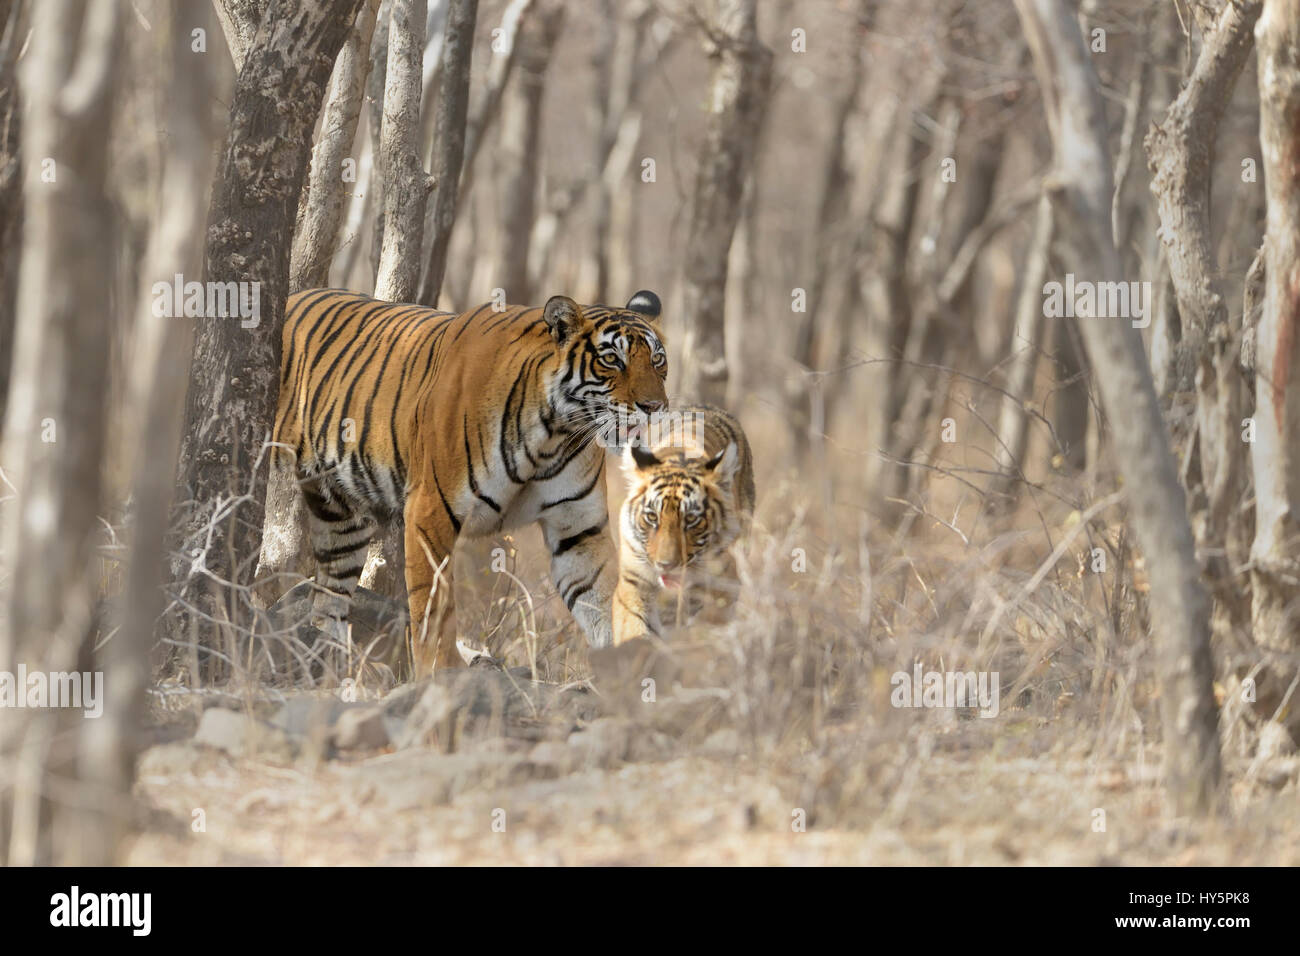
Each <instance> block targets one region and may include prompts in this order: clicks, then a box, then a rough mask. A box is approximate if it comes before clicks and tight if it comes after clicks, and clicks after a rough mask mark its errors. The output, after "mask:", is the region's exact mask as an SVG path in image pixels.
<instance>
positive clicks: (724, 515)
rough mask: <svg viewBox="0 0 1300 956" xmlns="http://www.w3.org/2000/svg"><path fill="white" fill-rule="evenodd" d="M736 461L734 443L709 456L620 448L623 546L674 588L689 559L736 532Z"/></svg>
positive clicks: (706, 552) (723, 542) (730, 538)
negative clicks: (625, 492) (624, 481)
mask: <svg viewBox="0 0 1300 956" xmlns="http://www.w3.org/2000/svg"><path fill="white" fill-rule="evenodd" d="M739 463H740V452H739V450H738V449H737V448H736V444H735V443H734V442H728V444H727V447H726V448H724V449H722V451H720V452H718V453H717V454H715V455H713V456H712V457H711V458H707V459H706V458H703V457H690V456H688V455H687V454H686V453H685V452H684V451H682V450H680V449H671V450H667V451H660V452H658V453H656V452H653V451H651V450H650V449H648V448H645V447H644V446H642V445H638V444H635V443H634V444H629V445H628V446H627V448H626V449H625V450H624V452H623V474H624V476H625V477H626V479H627V485H628V495H627V499H626V500H625V501H624V502H623V509H622V511H621V513H620V516H619V517H620V528H621V533H622V536H623V542H624V546H625V547H630V548H631V550H632V553H633V554H634V555H636V556H637V557H638V558H640V559H641V560H642V561H644V562H645V563H646V564H647V565H648V566H649V567H650V569H651V570H652V571H653V572H654V573H655V574H656V575H657V576H658V578H659V584H660V586H661V587H678V586H680V585H681V583H682V578H683V575H684V574H685V571H686V568H687V567H688V566H689V565H690V564H691V563H692V562H693V561H695V560H697V559H699V558H701V557H704V556H706V555H709V554H712V553H714V552H716V551H719V550H721V549H722V548H725V547H726V546H727V545H728V544H730V543H731V542H732V541H733V540H735V538H736V535H737V533H738V524H737V522H738V520H739V516H738V515H737V514H736V511H735V508H734V507H732V504H731V503H732V501H733V497H732V493H731V486H732V482H733V480H734V478H735V477H736V471H737V468H738V466H739Z"/></svg>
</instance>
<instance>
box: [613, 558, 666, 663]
mask: <svg viewBox="0 0 1300 956" xmlns="http://www.w3.org/2000/svg"><path fill="white" fill-rule="evenodd" d="M658 598H659V588H658V585H657V581H656V576H655V574H654V572H653V571H652V570H651V569H650V568H649V567H648V566H646V564H645V563H644V562H643V561H642V560H641V559H640V558H638V557H637V556H636V555H635V554H633V553H632V552H631V551H630V550H629V549H628V548H627V547H626V546H624V548H623V552H622V554H621V555H620V558H619V568H618V586H617V587H616V588H615V589H614V612H613V624H614V643H615V644H622V643H624V642H625V641H630V640H634V639H635V638H638V637H652V636H657V635H658V634H659V633H660V632H661V630H662V627H661V624H660V621H659V605H658Z"/></svg>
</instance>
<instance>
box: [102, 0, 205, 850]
mask: <svg viewBox="0 0 1300 956" xmlns="http://www.w3.org/2000/svg"><path fill="white" fill-rule="evenodd" d="M206 5H207V4H206V3H205V2H204V0H178V2H177V3H176V4H175V5H173V6H171V7H168V8H166V10H167V16H166V17H165V18H164V22H163V24H162V25H161V27H162V28H161V29H160V30H158V31H157V32H156V34H155V35H156V36H157V37H158V41H159V42H158V57H159V61H160V62H161V63H163V64H164V65H165V67H164V69H165V71H166V72H165V76H166V78H167V79H166V86H165V90H166V94H165V96H160V97H159V99H160V100H161V101H163V102H165V104H166V112H165V115H166V117H167V132H168V136H167V138H166V140H165V142H166V145H167V150H168V153H167V155H166V156H165V157H164V164H163V171H162V188H161V194H160V200H161V201H160V203H159V209H160V211H161V212H160V217H159V219H158V220H157V221H156V222H155V223H154V225H153V233H152V235H151V237H150V241H149V248H148V250H147V252H146V253H145V258H144V264H143V270H142V280H141V288H140V293H139V298H138V299H137V305H136V314H137V315H138V316H139V319H138V321H137V325H136V330H135V331H136V334H135V343H134V357H133V363H134V366H133V368H134V371H133V374H132V376H131V381H132V383H133V385H134V388H133V389H132V391H131V394H130V395H129V397H128V399H127V401H128V408H127V415H126V418H127V420H128V421H129V422H132V423H134V427H135V431H134V434H133V435H132V436H131V437H130V438H128V440H127V442H126V445H127V449H128V451H127V455H126V458H127V460H128V461H134V462H136V467H135V473H134V475H133V477H132V497H133V499H134V501H135V508H134V511H135V518H134V521H133V523H132V529H131V531H132V533H131V544H130V554H129V556H130V562H129V565H128V568H127V574H126V582H125V587H124V591H123V595H122V612H121V615H120V619H119V624H120V629H119V630H118V632H117V634H116V636H115V637H113V639H112V640H111V641H109V642H108V644H107V645H106V647H105V649H104V650H103V651H101V658H102V660H103V663H104V670H105V671H106V672H107V673H108V674H110V675H112V676H111V677H110V678H109V680H108V683H107V686H106V688H105V689H106V691H107V694H108V705H109V706H108V709H107V710H106V714H107V712H108V710H111V711H112V712H113V714H114V716H115V717H116V721H117V723H118V727H116V728H113V727H112V725H111V724H107V723H105V720H106V719H107V717H105V718H101V719H100V720H98V721H90V722H89V723H90V724H91V725H92V729H91V730H90V731H89V738H88V739H89V741H90V747H89V750H90V751H91V752H92V753H94V754H97V755H99V756H98V759H99V760H100V761H101V762H102V763H103V764H104V766H103V767H102V769H101V771H100V772H99V773H98V774H97V775H96V776H97V778H98V779H99V780H101V781H102V782H103V784H104V785H106V786H107V788H109V789H120V790H122V791H123V792H125V791H126V790H127V789H128V788H129V787H130V785H131V776H130V774H131V771H132V764H133V761H134V759H135V757H136V756H137V755H138V752H139V749H140V748H141V747H142V746H143V744H144V737H143V731H144V722H145V716H146V706H145V705H146V700H147V697H146V690H147V685H148V682H149V679H150V676H151V675H150V668H149V660H150V651H151V649H152V648H153V646H154V640H155V634H156V625H157V621H158V618H159V616H160V615H161V614H162V611H163V591H162V583H163V574H164V564H165V562H164V560H163V546H164V540H165V538H166V534H167V528H168V523H169V521H170V518H171V505H172V495H173V493H174V491H175V482H174V481H173V476H174V475H175V474H176V455H177V451H178V449H179V447H180V430H181V412H182V410H183V409H184V407H185V389H186V386H187V385H188V384H189V369H190V353H191V339H192V331H191V329H190V327H189V325H188V324H187V323H185V322H182V321H180V320H178V319H177V318H174V317H170V316H159V315H157V314H155V312H154V310H153V309H152V308H150V302H151V298H152V285H153V282H155V281H164V282H167V281H169V280H170V277H171V276H174V275H176V274H177V273H180V274H182V275H190V274H197V273H198V272H199V270H200V269H201V268H202V261H203V219H204V216H205V215H206V213H207V208H206V207H207V189H208V185H209V183H210V182H211V174H212V155H211V150H210V149H209V146H208V144H209V143H211V141H212V139H211V130H210V129H209V127H210V125H211V123H210V120H211V116H212V109H211V90H210V85H211V84H210V81H209V79H208V76H207V73H206V71H205V69H204V68H203V67H202V66H198V65H196V63H195V55H194V54H193V53H192V52H191V51H190V45H189V33H190V30H191V29H192V27H193V25H194V24H195V23H196V22H201V21H202V19H203V16H204V7H205V6H206ZM113 733H116V735H117V736H118V737H119V739H120V740H121V741H122V743H121V744H119V751H120V752H115V751H114V748H113V747H112V746H111V745H110V744H109V742H107V741H103V740H100V739H98V738H100V737H102V736H103V735H105V734H113ZM119 773H121V776H120V777H119V776H117V774H119ZM125 822H126V821H124V820H121V819H119V820H118V821H116V826H115V827H105V828H104V830H103V833H101V834H100V835H99V836H98V837H97V839H99V840H107V841H108V842H109V846H105V847H103V849H102V853H103V855H107V854H108V853H109V852H110V851H111V847H112V844H114V843H116V840H115V839H113V837H114V836H115V835H116V833H117V832H118V831H119V830H120V827H121V826H122V825H123V824H124V823H125Z"/></svg>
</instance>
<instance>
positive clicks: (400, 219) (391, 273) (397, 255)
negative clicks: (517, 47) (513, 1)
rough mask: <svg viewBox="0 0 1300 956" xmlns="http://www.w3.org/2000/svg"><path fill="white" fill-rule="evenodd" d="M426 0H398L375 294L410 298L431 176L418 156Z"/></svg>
mask: <svg viewBox="0 0 1300 956" xmlns="http://www.w3.org/2000/svg"><path fill="white" fill-rule="evenodd" d="M426 13H427V4H426V3H425V0H394V3H393V19H392V22H391V23H390V24H389V28H388V79H387V81H386V82H385V84H384V124H383V128H382V130H381V132H380V134H379V163H380V165H381V166H382V168H383V170H384V244H383V249H382V250H381V251H380V253H379V272H378V274H377V275H376V276H375V297H376V298H379V299H387V300H389V301H390V302H410V301H411V300H412V299H414V298H415V293H416V287H417V284H418V283H419V281H420V238H421V236H423V235H424V206H425V202H426V201H427V199H428V195H429V185H430V184H429V179H428V177H427V176H426V175H425V172H424V165H423V163H421V161H420V92H421V85H422V84H421V79H422V72H421V59H422V57H423V55H424V28H425V15H426Z"/></svg>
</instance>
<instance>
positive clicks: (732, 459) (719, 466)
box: [704, 441, 740, 485]
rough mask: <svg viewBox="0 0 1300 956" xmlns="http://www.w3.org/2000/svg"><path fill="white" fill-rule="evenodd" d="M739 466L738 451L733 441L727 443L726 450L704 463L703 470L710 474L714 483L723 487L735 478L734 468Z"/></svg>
mask: <svg viewBox="0 0 1300 956" xmlns="http://www.w3.org/2000/svg"><path fill="white" fill-rule="evenodd" d="M739 464H740V449H739V448H737V447H736V443H735V442H734V441H729V442H727V447H726V448H724V449H722V451H720V452H718V453H717V454H716V455H714V456H713V457H712V458H710V459H709V460H708V461H706V462H705V463H704V470H705V471H707V472H710V473H711V474H712V475H713V478H714V480H715V481H718V482H720V483H721V484H724V485H725V484H728V483H730V481H731V479H732V478H734V477H735V476H736V467H737V466H738V465H739Z"/></svg>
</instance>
